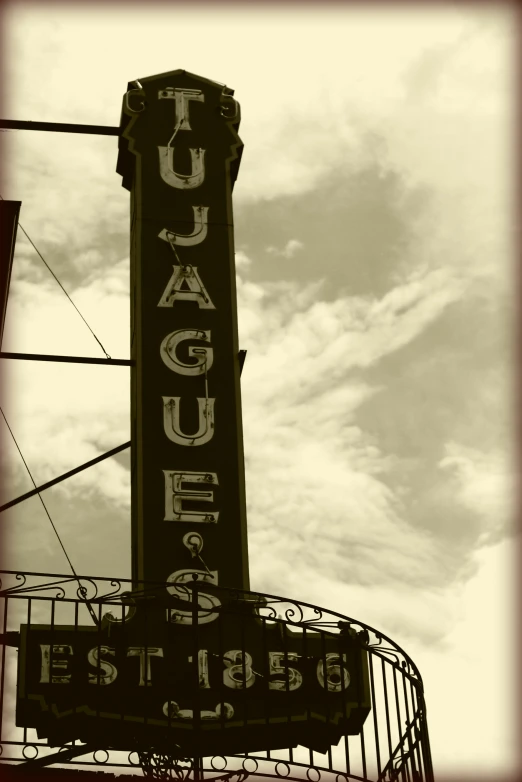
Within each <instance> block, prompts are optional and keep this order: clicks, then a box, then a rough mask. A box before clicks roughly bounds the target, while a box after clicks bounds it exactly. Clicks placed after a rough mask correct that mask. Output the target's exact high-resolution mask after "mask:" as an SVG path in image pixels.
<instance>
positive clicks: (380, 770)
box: [0, 571, 433, 782]
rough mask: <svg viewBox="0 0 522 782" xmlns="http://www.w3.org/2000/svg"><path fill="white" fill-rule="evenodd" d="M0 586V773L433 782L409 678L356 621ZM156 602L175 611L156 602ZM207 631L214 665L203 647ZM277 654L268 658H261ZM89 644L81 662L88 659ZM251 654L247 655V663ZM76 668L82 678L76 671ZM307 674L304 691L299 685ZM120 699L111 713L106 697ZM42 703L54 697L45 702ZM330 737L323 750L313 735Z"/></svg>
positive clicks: (22, 576) (175, 592) (196, 588)
mask: <svg viewBox="0 0 522 782" xmlns="http://www.w3.org/2000/svg"><path fill="white" fill-rule="evenodd" d="M0 574H1V579H2V582H1V589H0V610H1V642H2V655H1V667H0V750H1V754H0V762H3V763H9V764H12V765H15V764H16V765H19V764H20V763H26V764H28V765H29V764H34V766H35V767H36V766H39V765H50V764H55V765H56V766H58V767H75V768H81V767H85V768H89V767H91V768H92V767H99V766H103V767H104V768H107V770H111V771H113V772H114V771H115V770H116V769H117V770H118V773H121V772H122V771H125V770H126V771H127V772H132V771H133V767H134V769H135V770H134V773H138V774H141V773H143V774H144V775H145V776H149V777H155V778H160V779H161V778H169V777H173V778H176V779H199V780H203V779H215V780H218V779H219V780H221V779H223V780H224V779H237V780H243V779H246V777H247V776H252V777H254V776H257V777H258V778H259V777H263V778H286V779H303V778H305V777H306V778H307V779H308V780H310V781H311V782H319V780H321V781H322V782H323V781H325V780H332V782H333V780H335V782H341V780H348V779H364V780H366V779H367V780H374V781H375V782H391V781H392V780H401V782H416V781H417V780H418V781H419V782H421V781H422V782H432V780H433V770H432V763H431V755H430V746H429V739H428V729H427V723H426V708H425V703H424V695H423V685H422V680H421V677H420V674H419V671H418V670H417V668H416V666H415V664H414V663H413V661H412V660H411V659H410V657H409V656H408V655H407V654H406V653H405V652H404V651H403V650H402V649H400V648H399V647H398V646H397V645H396V644H395V643H394V642H393V641H392V640H391V639H390V638H388V637H387V636H385V635H384V634H382V633H379V632H378V631H376V630H374V629H373V628H371V627H369V626H368V625H366V624H365V623H364V622H361V621H358V620H355V619H351V618H349V617H345V616H342V615H341V614H338V613H336V612H334V611H329V610H327V609H323V608H319V607H317V606H313V605H310V604H308V603H302V602H298V601H295V600H290V599H288V598H281V597H276V596H273V595H266V594H261V593H256V592H241V591H237V590H236V591H234V590H229V589H228V590H227V589H223V588H218V587H214V586H212V585H211V584H210V585H209V583H208V582H201V581H197V580H193V581H192V582H187V583H183V584H178V585H173V584H162V585H158V584H147V585H146V586H144V587H143V588H141V589H139V590H137V589H135V588H134V589H133V588H132V585H131V583H130V582H129V581H126V580H123V579H105V578H97V577H85V576H80V577H78V579H75V578H73V577H69V576H63V575H57V574H42V573H18V572H14V571H0ZM165 587H167V589H165ZM194 593H195V595H194ZM160 594H166V595H167V596H168V600H173V602H168V601H167V603H165V601H164V600H163V598H161V597H160V596H159V595H160ZM205 600H206V601H207V602H206V603H205ZM165 605H166V606H167V607H166V609H165ZM165 610H166V612H167V613H166V614H165ZM154 612H156V613H154ZM158 612H160V613H161V616H163V617H164V625H165V629H164V630H162V631H161V632H162V635H161V641H160V642H159V641H157V640H154V639H152V636H151V633H152V630H151V629H150V628H152V627H153V625H154V622H155V621H156V620H155V619H154V617H155V616H158V615H160V614H159V613H158ZM138 615H139V616H141V619H140V622H141V624H139V632H140V633H142V634H143V633H145V636H147V633H149V636H148V637H146V639H145V642H144V647H143V648H144V649H145V651H144V652H143V648H142V650H141V652H140V651H132V650H137V649H138V650H139V648H140V647H139V646H138V645H136V636H135V635H134V636H132V632H131V628H132V627H133V626H134V625H133V622H135V623H136V622H137V621H138V620H137V619H136V618H133V617H136V616H138ZM136 627H138V625H136ZM210 627H213V628H214V629H213V630H212V632H214V633H215V638H216V639H217V640H216V644H217V646H216V647H215V651H216V653H215V654H212V653H211V652H208V651H207V650H203V651H200V649H199V646H201V638H202V637H203V636H204V633H207V634H208V632H210V631H209V629H208V628H210ZM147 628H148V629H147ZM173 628H175V630H173ZM171 631H172V632H171ZM234 633H235V636H234V638H235V640H234V643H233V649H232V650H230V649H229V646H230V642H229V641H228V638H229V637H231V635H234ZM67 634H69V635H67ZM171 635H172V638H174V641H172V643H173V644H174V646H175V647H176V648H175V649H174V651H179V638H180V637H182V638H183V639H184V640H183V643H185V642H186V644H188V646H187V648H190V649H192V650H193V654H192V655H190V656H189V657H188V663H187V666H188V667H187V668H186V674H185V673H183V671H181V672H177V669H176V672H174V673H175V675H174V673H173V671H172V670H171V669H169V666H171V663H170V662H169V660H170V657H169V654H171V651H172V650H171V649H170V647H169V643H171V640H169V639H170V637H171ZM198 635H199V646H198ZM254 636H255V638H254ZM159 637H160V636H158V638H159ZM71 638H74V639H78V643H76V641H75V643H72V642H69V641H70V639H71ZM85 638H86V639H87V640H86V641H85V640H84V639H85ZM64 639H65V641H64ZM68 639H69V640H68ZM107 639H109V640H107ZM176 639H177V640H176ZM160 643H161V648H159V645H160ZM82 644H83V645H82ZM153 644H156V646H154V645H153ZM249 644H250V646H249ZM207 645H208V644H207ZM274 645H275V646H277V650H276V651H273V650H272V651H270V650H271V649H273V647H274ZM73 647H74V652H77V654H76V656H75V657H74V656H73ZM88 647H92V648H91V650H90V657H89V656H88V655H85V654H84V652H85V650H86V649H87V648H88ZM253 648H255V649H256V650H258V651H259V653H257V652H256V654H249V650H250V652H252V649H253ZM96 649H97V652H96V651H95V650H96ZM122 649H125V650H126V651H124V652H122V651H121V650H122ZM314 649H315V651H314ZM328 649H330V650H332V649H334V651H333V652H332V651H330V652H328ZM35 650H36V652H35ZM292 650H293V651H292ZM295 650H297V651H295ZM317 650H319V651H317ZM65 651H67V653H68V654H69V657H67V656H65V657H64V656H63V654H64V652H65ZM185 651H186V649H185ZM160 653H161V654H160ZM35 654H37V657H38V660H37V663H36V664H35V663H34V659H33V658H34V657H35ZM122 654H124V655H126V656H125V657H121V655H122ZM60 655H62V656H60ZM82 655H83V657H84V658H85V660H84V662H85V665H84V662H81V660H82V659H83V658H82ZM104 655H105V657H104ZM118 655H120V657H119V656H118ZM140 655H141V656H140ZM314 655H315V657H314ZM347 655H348V656H347ZM350 655H351V656H350ZM133 656H134V658H135V657H136V656H138V657H139V660H138V661H136V660H135V659H133ZM160 656H161V657H163V658H164V659H163V660H161V659H159V658H160ZM53 657H54V659H53ZM214 658H215V660H216V661H217V662H215V661H214ZM312 658H313V665H312V662H310V660H312ZM87 659H88V662H89V666H90V667H89V671H90V673H88V674H87V673H86V672H85V671H84V670H83V668H82V666H83V667H84V668H86V666H87V662H86V661H87ZM103 659H104V660H105V662H103ZM185 659H187V655H186V654H185ZM121 661H122V662H121ZM344 661H347V662H344ZM218 662H219V665H220V666H221V667H220V668H219V672H218V673H216V671H218V668H217V667H216V666H217V665H218ZM73 663H74V664H73ZM223 664H224V666H225V667H223ZM120 665H122V666H128V667H129V670H130V667H132V666H134V668H132V671H133V674H135V676H136V682H137V677H138V676H141V681H140V683H141V684H142V685H144V686H142V687H141V688H140V689H136V690H135V692H138V696H136V695H132V697H130V695H129V691H128V688H127V687H126V685H125V683H124V673H123V672H122V673H121V675H120V678H119V680H118V684H117V685H116V683H115V678H116V675H117V674H116V673H115V671H116V666H120ZM343 665H345V666H347V667H346V668H344V667H343ZM161 666H163V668H162V667H161ZM165 667H166V668H167V669H168V670H167V672H166V673H164V672H163V671H164V668H165ZM171 668H172V666H171ZM121 670H122V671H123V668H122V669H121ZM348 670H349V671H350V672H351V678H350V674H349V673H348ZM66 671H67V673H65V672H66ZM227 671H228V673H227ZM193 672H194V676H195V677H196V678H195V679H192V682H193V684H194V682H195V686H193V687H192V689H191V690H190V688H189V689H187V690H186V692H189V690H190V692H191V693H192V695H191V697H193V698H194V699H195V700H194V701H191V702H190V703H189V702H185V703H183V702H182V698H183V696H179V697H178V696H176V701H175V700H174V697H173V693H172V688H174V690H176V692H183V691H184V690H183V687H184V686H185V685H184V679H187V681H188V679H189V678H190V677H191V676H192V673H193ZM82 676H84V677H85V681H86V682H87V685H86V686H85V687H84V690H83V692H88V697H89V698H90V700H89V706H88V707H87V706H86V705H85V704H83V703H81V702H80V701H78V704H76V705H74V704H73V707H72V708H69V709H67V706H68V704H69V701H67V702H66V701H64V700H63V699H64V698H65V697H66V696H67V697H68V698H70V693H71V692H73V690H74V682H75V681H76V679H77V680H78V681H80V680H81V677H82ZM87 676H88V677H89V678H87ZM111 676H112V677H113V678H112V679H111ZM176 676H177V677H178V678H177V679H176V678H175V677H176ZM31 677H32V678H31ZM75 677H76V678H75ZM104 677H105V678H104ZM173 677H174V678H173ZM227 677H228V679H227ZM307 677H308V679H309V678H310V677H312V678H313V687H314V688H315V689H313V690H312V689H309V690H307V689H306V688H307V687H308V686H309V685H308V679H307ZM153 679H154V681H153ZM218 679H219V681H218ZM253 680H255V681H256V682H257V684H256V686H255V687H253V686H252V687H251V685H252V684H253ZM31 681H32V682H33V684H31ZM35 682H36V684H35ZM176 682H177V684H176ZM215 682H218V684H217V690H216V692H218V697H217V700H218V701H219V703H217V704H216V703H214V702H212V703H213V705H212V707H211V710H210V711H209V710H208V709H209V706H208V704H209V703H210V701H209V698H210V697H214V700H216V697H215V696H213V695H212V696H211V694H210V693H211V692H213V691H212V687H211V686H210V684H214V683H215ZM89 683H90V684H98V685H104V684H111V686H110V687H107V686H105V687H104V686H100V687H97V688H96V687H89V686H88V685H89ZM70 685H73V686H70ZM147 685H149V686H147ZM82 686H83V685H82ZM187 686H188V685H187ZM310 686H311V685H310ZM31 687H32V689H31ZM116 687H120V689H119V690H116V689H115V688H116ZM38 688H39V689H38ZM46 688H47V689H46ZM111 688H112V689H111ZM176 688H178V689H176ZM160 690H161V692H164V696H165V703H164V706H163V713H162V714H161V715H160V716H161V719H156V718H155V716H152V717H151V714H153V715H154V714H155V712H154V713H153V712H151V711H150V702H151V699H152V700H153V698H154V697H155V693H157V692H159V691H160ZM169 690H170V691H169ZM329 690H330V692H329ZM116 691H117V692H118V693H119V695H118V696H117V698H116V700H115V703H116V706H114V704H113V701H110V702H109V701H108V700H107V698H109V695H108V694H107V693H110V692H116ZM274 691H276V694H275V695H274ZM277 691H278V692H277ZM46 692H49V693H54V694H53V695H52V696H51V695H49V696H48V695H45V694H44V695H42V693H46ZM133 692H134V691H133ZM308 692H310V693H312V694H311V695H310V696H309V697H310V699H307V698H308V696H307V695H306V693H308ZM64 693H65V694H66V695H64ZM93 693H95V695H94V694H93ZM255 693H259V695H255ZM263 693H264V694H263ZM313 693H316V694H313ZM303 694H304V695H303ZM265 696H266V697H265ZM85 697H87V696H85ZM205 698H206V699H207V700H206V701H205ZM234 698H235V700H234ZM256 698H257V700H256ZM299 698H301V699H302V700H301V701H300V703H301V706H300V707H297V708H296V706H295V703H296V702H297V701H296V699H299ZM93 699H94V700H93ZM147 699H148V700H147ZM314 699H315V700H314ZM229 701H230V702H229ZM232 701H233V703H232ZM86 703H87V701H86ZM334 703H335V704H341V706H339V705H336V706H332V704H334ZM274 704H275V705H274ZM292 704H294V705H292ZM69 705H70V704H69ZM187 706H189V707H191V708H187ZM339 708H341V712H340V718H339ZM111 709H112V712H115V713H112V712H111ZM140 709H142V710H143V714H144V717H141V716H140V714H141V711H140ZM336 709H337V712H336ZM53 710H54V717H53V716H52V714H51V712H53ZM256 710H257V711H256ZM303 710H304V711H303ZM109 712H111V713H109ZM312 712H313V713H312ZM316 712H318V713H319V716H317V714H316ZM335 714H336V715H337V716H335ZM63 715H65V716H63ZM314 719H315V720H316V721H315V722H313V720H314ZM238 720H239V722H238ZM240 723H241V724H240ZM312 723H313V724H312ZM247 724H248V726H249V727H248V731H247V732H245V731H243V732H241V730H240V729H238V733H237V735H241V736H246V738H245V742H244V743H245V746H243V747H242V748H241V751H238V746H237V741H236V739H234V738H233V737H234V736H235V735H236V734H235V732H234V731H235V728H234V725H240V728H241V727H245V726H247ZM308 725H310V726H311V727H310V730H308V728H307V727H306V726H308ZM303 731H304V732H303ZM328 731H330V733H329V732H328ZM331 731H333V733H331ZM335 731H337V733H335ZM330 735H335V743H334V745H333V746H331V745H329V744H328V739H327V738H325V736H330ZM303 737H304V743H305V744H307V746H303V745H302V743H301V740H303ZM263 741H264V742H266V743H265V744H264V745H263ZM221 750H223V751H221Z"/></svg>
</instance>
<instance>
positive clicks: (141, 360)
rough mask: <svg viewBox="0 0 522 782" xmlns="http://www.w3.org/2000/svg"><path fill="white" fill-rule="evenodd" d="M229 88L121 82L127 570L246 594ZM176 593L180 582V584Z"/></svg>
mask: <svg viewBox="0 0 522 782" xmlns="http://www.w3.org/2000/svg"><path fill="white" fill-rule="evenodd" d="M232 94H233V91H232V90H229V89H227V88H226V87H224V86H223V85H221V84H218V83H216V82H213V81H210V80H208V79H204V78H201V77H199V76H195V75H194V74H191V73H188V72H186V71H183V70H177V71H171V72H169V73H164V74H160V75H158V76H152V77H149V78H145V79H142V80H141V81H140V82H133V83H131V84H129V91H128V92H127V94H126V95H125V97H124V102H123V111H122V127H124V130H123V132H122V134H121V136H120V151H119V156H118V165H117V171H118V173H120V174H121V175H122V177H123V181H122V185H123V186H124V187H126V188H127V189H129V190H130V192H131V332H132V334H131V345H132V348H131V350H132V353H131V354H132V359H133V361H134V365H133V367H132V370H131V418H132V420H131V432H132V572H133V581H134V584H135V587H137V586H138V585H139V582H141V581H148V580H152V581H170V582H171V583H172V584H173V587H172V592H173V593H175V592H176V587H175V586H174V584H183V583H184V582H187V581H191V580H192V574H193V573H194V572H197V573H198V578H199V580H201V581H204V582H205V581H206V582H208V583H212V584H217V585H218V586H225V587H233V588H239V589H248V588H249V577H248V552H247V534H246V508H245V485H244V461H243V443H242V424H241V396H240V382H239V376H240V367H239V350H238V336H237V303H236V283H235V265H234V236H233V220H232V187H233V183H234V180H235V177H236V176H237V171H238V168H239V161H240V157H241V151H242V143H241V140H240V138H239V136H238V135H237V130H238V128H239V121H240V116H239V106H238V104H237V102H236V101H235V100H234V98H233V97H232ZM180 591H181V588H180Z"/></svg>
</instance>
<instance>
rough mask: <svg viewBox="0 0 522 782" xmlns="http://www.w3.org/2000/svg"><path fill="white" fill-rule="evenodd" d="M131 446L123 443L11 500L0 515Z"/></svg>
mask: <svg viewBox="0 0 522 782" xmlns="http://www.w3.org/2000/svg"><path fill="white" fill-rule="evenodd" d="M130 444H131V441H130V440H129V442H128V443H123V445H118V447H117V448H113V449H112V450H111V451H107V453H104V454H102V455H101V456H97V457H96V458H95V459H91V460H90V461H89V462H85V464H81V465H80V466H79V467H75V468H74V470H69V472H65V473H64V474H63V475H60V477H59V478H53V479H52V481H47V483H43V484H42V485H41V486H38V487H37V488H36V489H31V491H28V492H26V493H25V494H22V495H21V496H20V497H16V499H14V500H10V501H9V502H6V503H5V504H4V505H0V513H1V512H2V511H3V510H7V508H12V507H13V505H18V503H19V502H23V500H27V499H29V497H34V495H35V494H38V493H39V492H41V491H44V490H45V489H49V488H50V487H51V486H55V484H57V483H61V481H64V480H65V479H66V478H70V477H71V475H76V473H77V472H81V471H82V470H86V469H87V467H92V466H93V465H94V464H98V462H102V461H103V460H104V459H108V458H109V456H115V455H116V454H117V453H119V452H120V451H124V450H125V449H126V448H129V447H130Z"/></svg>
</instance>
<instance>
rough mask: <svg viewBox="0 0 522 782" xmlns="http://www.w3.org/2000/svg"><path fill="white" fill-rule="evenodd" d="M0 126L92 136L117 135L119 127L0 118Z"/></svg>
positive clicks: (12, 128)
mask: <svg viewBox="0 0 522 782" xmlns="http://www.w3.org/2000/svg"><path fill="white" fill-rule="evenodd" d="M0 128H7V129H9V130H49V131H54V132H55V133H88V134H90V135H94V136H119V135H120V133H121V128H119V127H114V126H113V125H77V124H75V123H72V124H71V123H70V122H30V121H29V122H28V121H26V120H16V119H0Z"/></svg>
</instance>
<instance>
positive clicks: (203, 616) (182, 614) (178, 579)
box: [167, 568, 221, 625]
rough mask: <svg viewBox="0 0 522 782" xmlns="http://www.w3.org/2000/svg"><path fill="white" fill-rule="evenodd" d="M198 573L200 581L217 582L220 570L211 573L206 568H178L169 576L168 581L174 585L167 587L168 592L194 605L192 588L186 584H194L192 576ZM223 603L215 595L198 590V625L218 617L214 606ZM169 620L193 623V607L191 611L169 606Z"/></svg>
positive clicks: (182, 623)
mask: <svg viewBox="0 0 522 782" xmlns="http://www.w3.org/2000/svg"><path fill="white" fill-rule="evenodd" d="M194 574H196V575H197V576H198V583H200V582H201V581H206V582H207V584H216V585H217V582H218V571H217V570H212V571H211V573H210V575H209V574H208V573H207V572H206V571H205V570H194V569H193V568H191V569H190V570H176V572H175V573H171V574H170V576H169V577H168V578H167V581H168V582H169V583H170V584H172V586H169V587H167V592H169V593H170V594H171V595H174V596H175V597H177V598H178V599H179V600H183V601H185V602H187V603H188V604H189V605H190V606H191V605H192V590H191V589H189V588H188V587H187V586H185V584H193V583H194V579H193V578H192V576H193V575H194ZM220 605H221V603H220V601H219V600H218V599H217V597H214V595H209V594H207V593H206V592H199V591H198V608H199V609H200V610H199V611H198V625H204V624H208V623H209V622H213V621H214V619H217V617H218V614H217V612H216V611H212V609H213V608H217V607H218V606H220ZM167 622H175V623H176V624H180V625H191V624H192V609H191V610H190V611H178V609H177V608H167Z"/></svg>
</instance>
